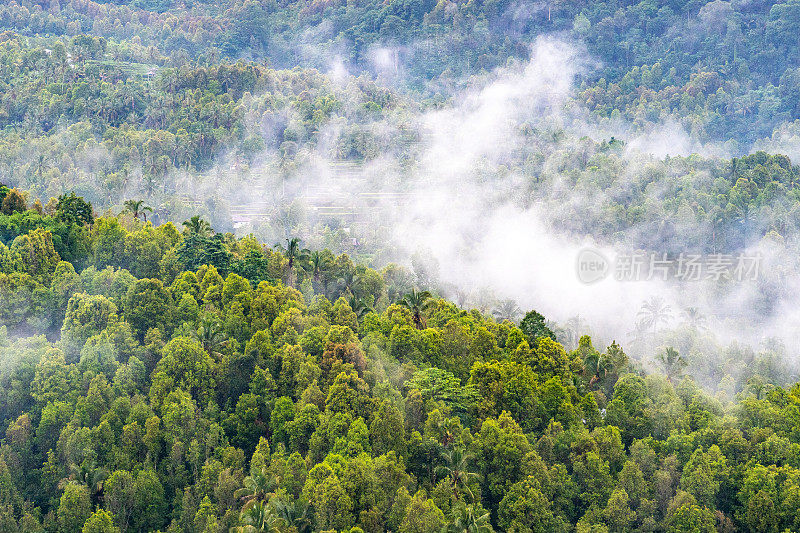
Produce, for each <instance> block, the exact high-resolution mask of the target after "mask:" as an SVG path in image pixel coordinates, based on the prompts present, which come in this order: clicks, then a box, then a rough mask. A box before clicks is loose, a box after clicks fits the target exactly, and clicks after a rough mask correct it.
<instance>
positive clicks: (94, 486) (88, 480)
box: [64, 457, 108, 500]
mask: <svg viewBox="0 0 800 533" xmlns="http://www.w3.org/2000/svg"><path fill="white" fill-rule="evenodd" d="M69 470H70V475H69V478H67V480H69V481H72V482H77V483H79V484H81V485H84V486H85V487H86V488H87V489H88V490H89V495H90V496H91V497H92V498H93V499H95V500H97V499H98V498H99V497H100V493H101V492H102V491H103V483H104V482H105V480H106V479H108V470H106V469H105V468H102V467H100V466H98V465H97V460H96V459H94V458H93V457H90V458H88V459H86V460H85V461H83V462H82V463H81V464H80V465H75V464H71V465H70V466H69ZM64 481H66V480H64Z"/></svg>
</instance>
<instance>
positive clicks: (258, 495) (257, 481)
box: [233, 467, 280, 509]
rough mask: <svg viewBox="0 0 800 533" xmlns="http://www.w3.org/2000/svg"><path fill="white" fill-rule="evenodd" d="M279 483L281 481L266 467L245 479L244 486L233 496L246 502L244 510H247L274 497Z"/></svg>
mask: <svg viewBox="0 0 800 533" xmlns="http://www.w3.org/2000/svg"><path fill="white" fill-rule="evenodd" d="M279 483H280V479H279V478H278V477H277V476H275V475H274V474H270V473H269V472H268V471H267V469H266V467H264V468H261V469H260V470H256V471H255V472H252V473H251V474H250V475H249V476H247V477H246V478H244V486H243V487H242V488H240V489H239V490H237V491H236V492H235V493H234V494H233V495H234V496H235V497H236V498H239V499H241V500H242V501H243V502H244V506H243V509H246V508H248V507H250V506H252V505H254V504H255V503H257V502H263V501H264V500H266V499H267V498H268V497H269V496H271V495H273V494H274V493H275V489H276V488H277V487H278V485H279Z"/></svg>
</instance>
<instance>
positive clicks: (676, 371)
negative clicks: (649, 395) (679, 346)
mask: <svg viewBox="0 0 800 533" xmlns="http://www.w3.org/2000/svg"><path fill="white" fill-rule="evenodd" d="M658 361H659V362H660V363H661V366H662V367H663V368H664V372H665V373H666V375H667V379H669V380H670V381H675V380H676V379H677V378H679V377H680V376H681V373H682V372H683V371H682V369H683V367H685V366H686V360H685V359H684V358H683V357H681V355H680V354H679V353H678V350H676V349H675V348H672V347H669V348H667V349H666V350H664V351H663V352H661V353H660V354H658Z"/></svg>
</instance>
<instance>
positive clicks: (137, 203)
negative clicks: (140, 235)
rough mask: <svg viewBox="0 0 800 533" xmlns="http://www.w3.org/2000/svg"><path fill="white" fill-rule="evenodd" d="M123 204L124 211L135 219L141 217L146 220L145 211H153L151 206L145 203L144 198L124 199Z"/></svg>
mask: <svg viewBox="0 0 800 533" xmlns="http://www.w3.org/2000/svg"><path fill="white" fill-rule="evenodd" d="M124 205H125V211H127V212H128V213H130V214H131V215H133V218H135V219H136V220H139V217H142V218H144V221H145V222H147V213H152V212H153V208H152V207H150V206H149V205H145V203H144V200H126V201H125V204H124Z"/></svg>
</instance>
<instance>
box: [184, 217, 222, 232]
mask: <svg viewBox="0 0 800 533" xmlns="http://www.w3.org/2000/svg"><path fill="white" fill-rule="evenodd" d="M183 227H184V232H185V233H187V234H189V235H199V236H200V237H210V236H211V234H212V233H214V230H213V229H211V224H209V223H208V222H206V221H205V220H203V219H202V218H200V216H199V215H195V216H193V217H192V218H190V219H189V220H185V221H184V222H183Z"/></svg>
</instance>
